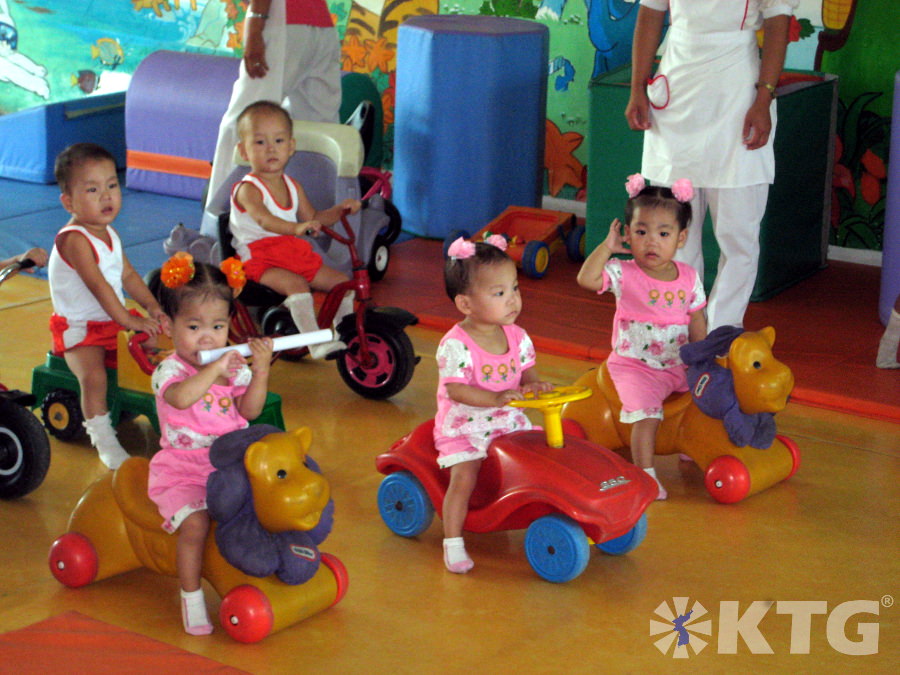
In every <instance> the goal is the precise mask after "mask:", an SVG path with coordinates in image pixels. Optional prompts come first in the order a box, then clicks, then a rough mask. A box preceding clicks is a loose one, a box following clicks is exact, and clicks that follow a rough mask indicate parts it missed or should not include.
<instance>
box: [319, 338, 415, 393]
mask: <svg viewBox="0 0 900 675" xmlns="http://www.w3.org/2000/svg"><path fill="white" fill-rule="evenodd" d="M365 330H366V343H367V345H368V351H369V358H368V359H363V356H362V353H361V352H362V344H361V341H360V336H359V334H358V333H356V332H354V333H353V334H352V335H350V336H345V335H342V336H341V339H343V340H344V343H345V344H346V345H347V349H346V350H344V351H343V352H341V353H340V354H339V355H338V357H337V366H338V372H339V373H340V374H341V377H342V378H343V379H344V382H346V383H347V386H348V387H350V388H351V389H352V390H353V391H355V392H356V393H357V394H359V395H360V396H364V397H366V398H371V399H378V400H380V399H385V398H390V397H391V396H393V395H394V394H397V393H399V392H400V391H402V390H403V388H404V387H405V386H406V385H407V384H409V381H410V380H411V379H412V376H413V370H415V367H416V354H415V351H414V350H413V346H412V342H410V340H409V337H408V336H407V335H406V333H404V332H403V331H402V330H397V329H388V328H385V327H382V326H366V329H365Z"/></svg>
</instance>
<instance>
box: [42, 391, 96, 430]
mask: <svg viewBox="0 0 900 675" xmlns="http://www.w3.org/2000/svg"><path fill="white" fill-rule="evenodd" d="M41 419H42V420H43V422H44V427H45V428H46V429H47V431H48V432H49V433H50V435H51V436H55V437H56V438H58V439H59V440H61V441H76V440H78V439H80V438H83V437H84V435H85V430H84V415H82V413H81V403H80V401H79V400H78V394H76V393H75V392H74V391H69V390H68V389H54V390H53V391H51V392H50V393H49V394H47V395H46V396H45V397H44V400H43V402H42V403H41Z"/></svg>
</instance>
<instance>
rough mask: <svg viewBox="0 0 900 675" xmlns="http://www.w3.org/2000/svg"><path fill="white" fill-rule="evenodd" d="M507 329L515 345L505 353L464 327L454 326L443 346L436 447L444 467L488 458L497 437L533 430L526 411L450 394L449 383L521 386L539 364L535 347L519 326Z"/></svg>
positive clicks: (494, 387)
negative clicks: (486, 346) (459, 399)
mask: <svg viewBox="0 0 900 675" xmlns="http://www.w3.org/2000/svg"><path fill="white" fill-rule="evenodd" d="M503 331H504V332H505V333H506V341H507V344H508V345H509V349H507V351H506V353H505V354H491V353H489V352H486V351H485V350H483V349H482V348H481V347H479V346H478V345H477V344H476V343H475V341H474V340H472V338H471V337H470V336H469V334H468V333H466V331H465V330H463V329H462V328H461V327H460V326H459V324H457V325H455V326H453V328H451V329H450V330H449V331H448V332H447V334H446V335H444V337H443V338H442V339H441V342H440V344H439V345H438V349H437V363H438V388H437V415H435V418H434V443H435V447H436V448H437V451H438V464H439V465H440V466H441V467H442V468H447V467H449V466H452V465H454V464H458V463H459V462H466V461H471V460H475V459H482V458H484V457H486V456H487V448H488V446H489V445H490V444H491V441H493V440H494V438H496V437H497V436H502V435H503V434H508V433H510V432H513V431H520V430H526V429H531V422H530V421H529V419H528V417H526V416H525V414H524V413H523V412H522V410H521V409H520V408H513V407H510V406H504V407H502V408H483V407H478V406H470V405H465V404H463V403H457V402H456V401H454V400H452V399H451V398H450V397H449V396H447V388H446V385H447V384H450V383H460V384H466V385H470V386H473V387H478V388H480V389H486V390H488V391H506V390H507V389H518V388H519V385H520V383H521V380H522V373H523V372H525V371H526V370H528V369H529V368H532V367H533V366H534V365H535V353H534V345H533V344H532V343H531V338H529V337H528V334H527V333H526V332H525V331H524V330H523V329H521V328H519V327H518V326H515V325H513V326H503Z"/></svg>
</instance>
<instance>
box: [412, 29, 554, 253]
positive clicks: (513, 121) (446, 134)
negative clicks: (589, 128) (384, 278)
mask: <svg viewBox="0 0 900 675" xmlns="http://www.w3.org/2000/svg"><path fill="white" fill-rule="evenodd" d="M548 49H549V33H548V30H547V27H546V26H543V25H542V24H539V23H535V22H533V21H525V20H521V19H509V18H504V17H490V16H461V15H450V14H447V15H433V16H419V17H413V18H410V19H408V20H407V21H406V22H405V23H404V24H403V25H401V26H400V30H399V38H398V51H397V93H396V100H395V117H394V120H395V122H394V202H395V203H396V205H397V207H398V208H399V209H400V212H401V213H402V214H403V225H404V229H405V230H408V231H409V232H412V233H414V234H418V235H422V236H428V237H438V238H443V237H444V236H446V235H447V234H449V233H450V232H451V231H452V230H454V229H466V230H469V231H470V232H471V231H475V230H478V229H480V228H481V227H483V226H484V225H486V224H487V223H488V222H490V221H491V220H492V219H493V218H495V217H496V216H497V215H498V214H499V213H501V212H502V211H503V210H504V209H505V208H506V207H507V206H510V205H513V204H514V205H518V206H532V207H536V206H540V199H541V192H542V171H543V166H544V133H545V118H546V98H547V61H548Z"/></svg>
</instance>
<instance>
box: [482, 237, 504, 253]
mask: <svg viewBox="0 0 900 675" xmlns="http://www.w3.org/2000/svg"><path fill="white" fill-rule="evenodd" d="M484 242H485V243H486V244H490V245H491V246H496V247H497V248H499V249H500V250H501V251H505V250H506V246H507V243H506V237H504V236H503V235H502V234H492V235H490V236H489V237H485V238H484Z"/></svg>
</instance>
